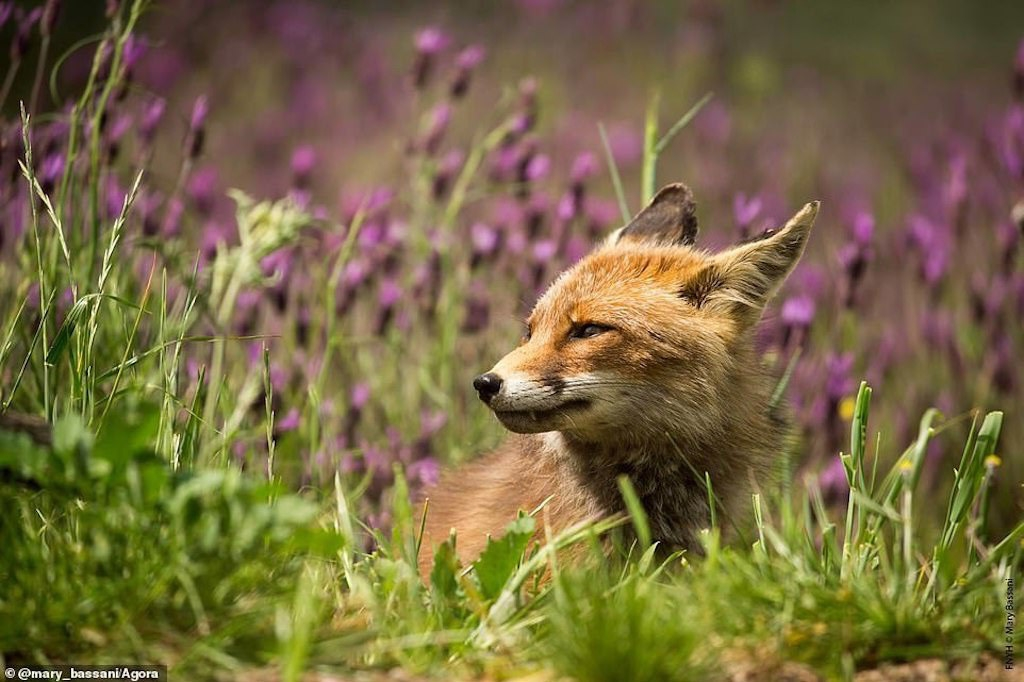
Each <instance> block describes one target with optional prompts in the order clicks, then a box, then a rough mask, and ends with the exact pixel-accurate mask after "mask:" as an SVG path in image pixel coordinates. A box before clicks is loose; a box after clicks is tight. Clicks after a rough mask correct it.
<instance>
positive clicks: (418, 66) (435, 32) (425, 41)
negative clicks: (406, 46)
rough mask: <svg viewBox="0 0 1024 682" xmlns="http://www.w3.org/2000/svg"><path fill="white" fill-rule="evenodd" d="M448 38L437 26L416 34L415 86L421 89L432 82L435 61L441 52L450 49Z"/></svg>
mask: <svg viewBox="0 0 1024 682" xmlns="http://www.w3.org/2000/svg"><path fill="white" fill-rule="evenodd" d="M449 42H450V41H449V39H448V36H447V35H445V34H444V33H443V32H442V31H441V29H439V28H437V27H436V26H430V27H427V28H424V29H421V30H419V31H417V32H416V36H415V37H414V39H413V44H414V45H415V46H416V60H415V62H414V64H413V68H412V82H413V85H414V86H415V87H416V88H417V89H419V88H422V87H424V86H425V85H426V84H427V81H429V80H430V74H431V72H432V71H433V70H434V61H435V59H436V57H437V55H438V53H440V52H441V51H443V50H444V49H445V48H447V47H448V43H449Z"/></svg>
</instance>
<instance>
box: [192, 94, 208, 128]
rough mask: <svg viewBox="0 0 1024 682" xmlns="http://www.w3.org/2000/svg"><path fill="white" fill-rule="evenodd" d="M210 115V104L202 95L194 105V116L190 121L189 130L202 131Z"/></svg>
mask: <svg viewBox="0 0 1024 682" xmlns="http://www.w3.org/2000/svg"><path fill="white" fill-rule="evenodd" d="M209 113H210V104H209V102H208V101H207V99H206V95H200V96H199V97H197V98H196V100H195V102H193V103H192V114H191V116H189V119H188V126H189V129H191V130H192V131H196V130H200V129H202V128H203V126H205V125H206V117H207V116H208V115H209Z"/></svg>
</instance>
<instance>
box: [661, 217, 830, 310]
mask: <svg viewBox="0 0 1024 682" xmlns="http://www.w3.org/2000/svg"><path fill="white" fill-rule="evenodd" d="M817 215H818V202H817V201H812V202H811V203H809V204H807V205H806V206H804V207H803V208H802V209H800V212H799V213H797V214H796V215H795V216H793V217H792V218H790V219H789V222H787V223H786V224H785V226H784V227H782V228H781V229H780V230H778V231H776V232H770V233H768V234H767V235H766V236H764V237H762V238H761V239H758V240H756V241H753V242H748V243H746V244H740V245H739V246H736V247H733V248H731V249H729V250H728V251H724V252H722V253H720V254H718V255H716V256H713V257H712V258H711V262H710V263H709V264H708V265H707V266H706V267H705V268H704V269H703V270H702V271H701V272H700V273H699V274H698V275H697V277H695V278H694V279H693V281H692V282H691V283H689V284H688V285H687V286H684V287H683V289H682V291H681V292H680V294H681V295H682V296H683V297H684V298H689V299H691V300H693V301H694V302H695V303H697V305H699V306H701V307H704V306H707V307H709V308H710V307H719V308H722V309H724V310H725V311H726V312H728V313H730V314H731V315H732V316H733V317H735V318H736V319H738V320H739V321H740V323H741V324H744V325H747V324H753V323H755V322H757V320H758V319H760V317H761V311H762V310H763V309H764V306H765V304H767V303H768V301H769V300H770V299H771V297H772V296H774V295H775V293H776V292H777V291H778V290H779V288H780V287H781V286H782V283H783V282H785V281H786V277H788V276H789V273H790V272H792V271H793V268H795V267H796V264H797V262H798V261H799V260H800V256H802V255H803V252H804V247H805V246H806V245H807V237H808V236H809V235H810V233H811V227H812V226H813V225H814V219H815V217H817Z"/></svg>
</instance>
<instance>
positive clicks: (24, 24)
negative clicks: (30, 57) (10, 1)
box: [11, 7, 43, 62]
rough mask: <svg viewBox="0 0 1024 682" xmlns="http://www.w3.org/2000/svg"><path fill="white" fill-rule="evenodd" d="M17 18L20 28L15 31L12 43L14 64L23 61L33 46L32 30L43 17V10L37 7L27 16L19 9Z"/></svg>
mask: <svg viewBox="0 0 1024 682" xmlns="http://www.w3.org/2000/svg"><path fill="white" fill-rule="evenodd" d="M16 16H17V17H18V28H17V30H16V31H15V34H14V40H13V41H12V42H11V61H12V62H19V61H21V58H22V57H24V56H25V54H26V53H27V52H28V48H29V46H30V45H31V44H32V29H33V28H34V27H35V25H36V22H38V21H39V19H40V18H41V17H42V16H43V9H42V8H41V7H36V8H35V9H34V10H32V11H31V12H29V13H28V14H25V13H23V12H22V10H21V8H20V7H19V8H18V9H17V10H16Z"/></svg>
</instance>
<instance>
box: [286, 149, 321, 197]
mask: <svg viewBox="0 0 1024 682" xmlns="http://www.w3.org/2000/svg"><path fill="white" fill-rule="evenodd" d="M291 165H292V176H293V178H294V182H295V186H296V187H306V186H307V185H309V179H310V175H311V174H312V172H313V167H314V166H316V150H314V149H313V147H311V146H310V145H302V146H301V147H299V148H298V149H296V150H295V151H294V152H292V163H291Z"/></svg>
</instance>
